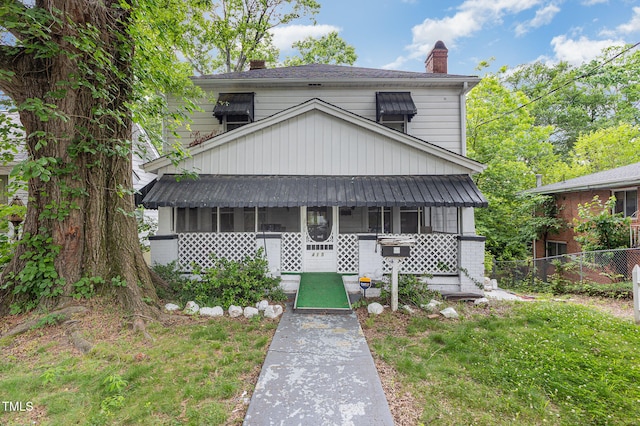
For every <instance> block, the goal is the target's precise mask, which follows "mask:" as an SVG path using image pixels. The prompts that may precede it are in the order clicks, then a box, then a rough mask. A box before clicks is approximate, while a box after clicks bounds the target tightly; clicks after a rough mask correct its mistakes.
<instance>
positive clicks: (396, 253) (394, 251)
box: [382, 246, 411, 257]
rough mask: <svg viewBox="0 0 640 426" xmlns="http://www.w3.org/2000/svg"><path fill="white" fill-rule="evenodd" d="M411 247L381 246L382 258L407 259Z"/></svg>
mask: <svg viewBox="0 0 640 426" xmlns="http://www.w3.org/2000/svg"><path fill="white" fill-rule="evenodd" d="M410 255H411V247H409V246H382V257H409V256H410Z"/></svg>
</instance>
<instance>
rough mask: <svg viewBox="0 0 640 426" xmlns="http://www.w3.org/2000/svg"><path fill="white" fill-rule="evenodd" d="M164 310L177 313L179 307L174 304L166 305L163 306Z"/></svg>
mask: <svg viewBox="0 0 640 426" xmlns="http://www.w3.org/2000/svg"><path fill="white" fill-rule="evenodd" d="M164 308H165V309H166V310H167V311H169V312H171V311H177V310H178V309H180V306H178V305H176V304H175V303H167V304H166V305H164Z"/></svg>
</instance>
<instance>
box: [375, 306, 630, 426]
mask: <svg viewBox="0 0 640 426" xmlns="http://www.w3.org/2000/svg"><path fill="white" fill-rule="evenodd" d="M460 309H461V310H462V312H463V313H464V314H463V318H462V319H461V320H457V321H452V320H446V321H445V320H440V319H428V318H427V317H426V316H425V315H419V316H415V317H412V318H411V319H410V320H408V322H406V323H403V324H404V325H401V326H399V325H398V324H400V323H401V322H400V321H399V320H398V317H397V316H395V317H394V316H393V315H392V314H391V313H385V314H383V315H381V316H380V317H369V318H368V319H366V321H364V323H363V327H364V329H365V333H366V334H367V336H368V339H369V345H370V348H371V349H372V352H373V353H374V356H375V357H378V358H379V359H381V360H383V361H384V362H385V363H387V364H389V365H390V366H392V367H393V368H394V369H395V371H396V372H397V375H396V376H395V377H394V380H396V381H398V382H399V383H400V385H401V387H402V388H403V389H405V390H406V391H407V392H409V393H410V394H411V395H413V398H415V400H416V401H418V405H419V407H420V408H419V411H420V412H421V413H422V414H421V416H420V421H421V422H423V423H424V424H430V425H460V424H474V425H515V424H517V425H541V424H553V425H591V424H592V425H607V424H609V425H633V424H638V423H639V422H640V327H638V326H636V325H633V324H632V323H631V322H629V321H624V320H621V319H617V318H614V317H612V316H609V315H607V314H603V313H599V312H597V311H594V310H592V309H590V308H587V307H583V306H579V305H573V304H563V303H553V302H544V303H537V302H536V303H520V304H515V305H509V304H505V303H503V304H499V305H497V306H495V305H494V307H482V308H480V307H477V308H476V307H470V306H467V307H462V306H461V307H460ZM396 315H397V314H396Z"/></svg>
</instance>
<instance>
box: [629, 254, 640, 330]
mask: <svg viewBox="0 0 640 426" xmlns="http://www.w3.org/2000/svg"><path fill="white" fill-rule="evenodd" d="M631 275H632V277H633V318H634V319H635V321H636V324H640V294H638V293H639V292H638V285H639V284H638V280H640V266H638V265H636V266H634V267H633V273H632V274H631Z"/></svg>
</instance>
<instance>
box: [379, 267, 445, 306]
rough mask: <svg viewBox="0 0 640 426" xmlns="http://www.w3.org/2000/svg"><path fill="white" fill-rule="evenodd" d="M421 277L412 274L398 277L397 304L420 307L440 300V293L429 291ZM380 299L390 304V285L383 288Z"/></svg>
mask: <svg viewBox="0 0 640 426" xmlns="http://www.w3.org/2000/svg"><path fill="white" fill-rule="evenodd" d="M420 278H421V277H419V276H417V275H412V274H402V275H399V276H398V303H399V304H400V305H414V306H420V305H424V304H426V303H429V301H430V300H431V299H439V298H441V296H440V293H438V292H437V291H434V290H429V288H428V287H427V283H426V282H425V281H423V280H421V279H420ZM389 283H391V277H389ZM380 297H382V298H383V299H386V300H387V301H388V303H391V284H389V286H386V287H383V289H382V292H381V294H380Z"/></svg>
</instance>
